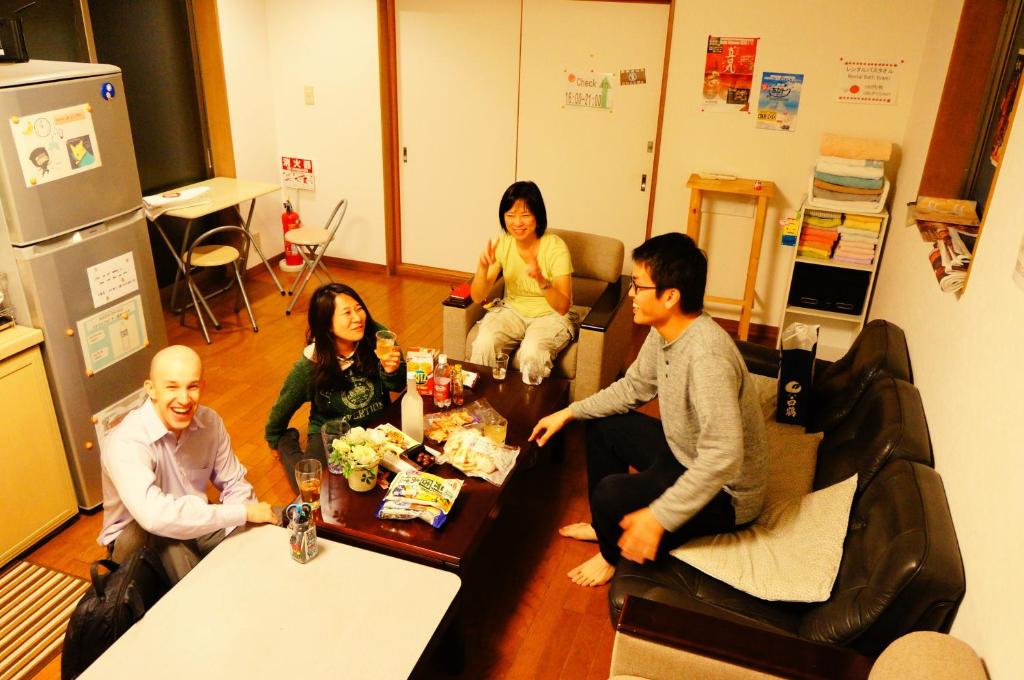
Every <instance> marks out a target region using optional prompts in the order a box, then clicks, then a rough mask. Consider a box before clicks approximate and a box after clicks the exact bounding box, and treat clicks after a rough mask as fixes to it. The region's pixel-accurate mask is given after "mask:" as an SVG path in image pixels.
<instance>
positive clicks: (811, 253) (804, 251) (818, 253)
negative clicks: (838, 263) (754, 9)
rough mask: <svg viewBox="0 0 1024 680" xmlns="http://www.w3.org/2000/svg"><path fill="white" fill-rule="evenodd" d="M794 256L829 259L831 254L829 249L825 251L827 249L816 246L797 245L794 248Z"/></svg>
mask: <svg viewBox="0 0 1024 680" xmlns="http://www.w3.org/2000/svg"><path fill="white" fill-rule="evenodd" d="M796 256H797V257H814V258H817V259H819V260H828V259H831V255H830V253H829V251H827V250H819V249H817V248H804V247H802V246H798V247H797V249H796Z"/></svg>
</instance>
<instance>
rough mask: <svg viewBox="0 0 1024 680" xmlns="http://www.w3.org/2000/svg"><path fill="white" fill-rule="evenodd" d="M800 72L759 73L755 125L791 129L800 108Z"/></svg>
mask: <svg viewBox="0 0 1024 680" xmlns="http://www.w3.org/2000/svg"><path fill="white" fill-rule="evenodd" d="M803 83H804V76H803V74H802V73H772V72H770V71H765V72H764V73H762V74H761V96H760V98H759V99H758V101H757V127H759V128H763V129H766V130H792V129H793V128H794V127H795V126H796V114H797V111H798V110H799V109H800V89H801V88H802V87H803Z"/></svg>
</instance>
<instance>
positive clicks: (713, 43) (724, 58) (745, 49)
mask: <svg viewBox="0 0 1024 680" xmlns="http://www.w3.org/2000/svg"><path fill="white" fill-rule="evenodd" d="M757 41H758V38H720V37H715V36H712V35H709V36H708V51H707V56H706V57H705V60H704V85H703V90H702V95H703V97H704V102H703V106H701V111H720V112H726V111H746V112H747V113H750V88H751V86H752V84H753V82H754V60H755V58H756V57H757Z"/></svg>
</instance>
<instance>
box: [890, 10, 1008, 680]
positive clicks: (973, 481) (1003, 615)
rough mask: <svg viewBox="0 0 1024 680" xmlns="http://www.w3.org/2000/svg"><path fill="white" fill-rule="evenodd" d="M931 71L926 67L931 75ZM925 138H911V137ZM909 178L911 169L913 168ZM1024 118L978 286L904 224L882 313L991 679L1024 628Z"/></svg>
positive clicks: (893, 240)
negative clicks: (933, 257)
mask: <svg viewBox="0 0 1024 680" xmlns="http://www.w3.org/2000/svg"><path fill="white" fill-rule="evenodd" d="M961 4H962V3H961V2H960V1H959V0H939V1H938V2H936V3H935V11H934V15H933V21H932V24H931V27H930V29H929V32H928V44H929V50H928V54H927V61H928V64H929V65H928V66H927V71H928V75H927V80H928V81H929V82H932V83H941V82H942V78H943V77H944V74H945V67H946V64H947V63H948V59H949V55H948V50H945V51H944V50H942V49H940V48H939V47H938V46H941V45H943V44H945V43H946V42H947V40H948V38H949V36H951V35H953V34H954V32H955V30H956V22H957V19H958V17H959V12H960V7H961ZM925 79H926V77H925V75H924V74H922V82H924V81H925ZM940 90H941V86H940V85H935V86H929V89H928V90H927V92H926V91H925V90H924V89H922V93H921V94H922V96H921V99H922V101H921V102H920V106H918V102H915V111H914V113H913V114H912V116H911V118H910V120H909V121H908V129H907V139H908V149H910V148H913V153H911V152H910V151H909V150H908V153H907V156H906V159H905V162H904V174H905V175H908V176H910V177H912V178H914V179H913V181H912V182H910V181H907V182H904V183H902V184H901V187H900V189H899V191H898V192H897V194H896V197H895V199H894V206H895V210H894V221H895V222H896V224H903V223H904V222H905V215H906V207H905V204H906V202H907V201H910V200H913V199H914V197H915V194H916V188H917V184H918V180H919V178H920V175H921V168H922V167H923V165H924V155H925V153H926V151H927V149H926V147H925V145H924V144H923V143H919V142H921V141H922V140H927V139H928V138H929V137H930V136H931V129H932V127H933V125H934V110H935V107H934V102H937V100H938V97H939V95H940V94H941V92H940ZM911 139H913V140H915V143H914V144H913V145H911V144H910V143H909V140H911ZM908 179H909V178H908ZM1022 185H1024V116H1022V115H1020V112H1019V111H1018V114H1017V120H1016V122H1015V128H1014V130H1013V132H1012V134H1011V137H1010V140H1009V143H1008V146H1007V149H1006V155H1005V157H1004V160H1003V167H1002V169H1001V170H1000V174H999V180H998V184H997V186H996V190H995V193H994V194H993V196H992V198H991V201H990V203H991V205H990V206H989V208H988V212H987V214H986V215H985V224H984V228H983V235H982V237H981V239H980V240H979V243H978V250H977V253H976V260H975V262H974V266H973V269H972V271H971V278H970V284H969V285H968V288H967V292H966V293H965V294H964V295H963V297H962V298H961V299H959V300H958V299H957V298H956V297H955V296H954V295H951V294H949V293H943V292H941V291H940V290H939V286H938V284H937V283H936V281H935V276H934V274H933V273H932V269H931V265H930V264H929V263H928V259H927V255H928V251H929V249H930V248H929V245H928V244H925V243H923V242H922V241H921V238H920V237H919V236H918V233H917V230H916V229H915V228H913V227H900V226H897V227H894V228H893V230H892V231H891V232H890V234H889V239H888V244H887V246H886V252H885V255H884V259H883V261H882V267H881V270H880V272H879V279H878V288H877V291H876V293H875V300H874V305H873V306H872V309H871V316H872V317H875V318H885V319H889V320H890V321H893V322H895V323H896V324H898V325H899V326H900V327H902V328H903V329H904V331H905V332H906V334H907V341H908V343H909V344H910V356H911V363H912V366H913V371H914V382H915V384H916V385H917V386H918V388H919V389H920V390H921V396H922V399H923V401H924V406H925V411H926V413H927V416H928V425H929V429H930V431H931V438H932V444H933V446H934V449H935V463H936V468H937V469H938V470H939V472H940V473H941V474H942V479H943V483H944V484H945V487H946V494H947V496H948V498H949V502H950V507H951V509H952V513H953V520H954V522H955V524H956V529H957V537H958V538H959V541H960V550H961V552H962V553H963V557H964V563H965V570H966V572H967V597H966V599H965V600H964V603H963V606H962V607H961V608H960V613H959V615H958V617H957V620H956V623H955V624H954V626H953V631H952V632H953V634H954V635H956V636H958V637H960V638H962V639H964V640H966V641H967V642H969V643H970V644H971V645H973V646H974V648H975V650H976V651H977V652H978V654H979V655H980V656H981V657H982V658H983V659H984V660H985V663H986V664H987V666H988V669H989V672H990V674H991V677H993V678H997V679H999V678H1013V677H1019V676H1020V674H1021V668H1024V648H1022V646H1021V644H1020V641H1021V640H1022V639H1024V626H1022V624H1021V617H1020V605H1021V603H1022V602H1024V585H1022V582H1021V580H1020V578H1019V576H1018V574H1019V569H1020V564H1021V561H1022V559H1024V531H1022V530H1021V529H1020V526H1019V522H1020V519H1021V518H1022V517H1024V493H1022V488H1024V464H1022V462H1021V454H1022V450H1024V449H1022V446H1021V442H1022V441H1024V418H1022V417H1021V416H1022V414H1024V408H1022V406H1021V384H1022V383H1024V368H1022V367H1021V364H1020V362H1017V361H1016V360H1015V358H1014V354H1013V353H1014V351H1015V350H1014V348H1019V347H1020V346H1021V338H1024V290H1021V289H1020V288H1018V287H1016V285H1015V284H1014V283H1013V281H1012V279H1011V272H1012V271H1013V265H1014V261H1015V259H1016V254H1017V248H1018V246H1019V244H1020V241H1021V238H1022V235H1024V199H1022V198H1021V193H1020V187H1021V186H1022Z"/></svg>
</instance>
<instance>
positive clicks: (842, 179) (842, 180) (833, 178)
mask: <svg viewBox="0 0 1024 680" xmlns="http://www.w3.org/2000/svg"><path fill="white" fill-rule="evenodd" d="M814 178H815V179H820V180H824V181H826V182H831V183H832V184H839V185H842V186H844V187H857V188H859V189H881V188H882V186H883V184H884V178H882V177H877V178H874V179H868V178H866V177H847V176H846V175H833V174H832V173H830V172H819V171H817V170H815V171H814Z"/></svg>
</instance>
